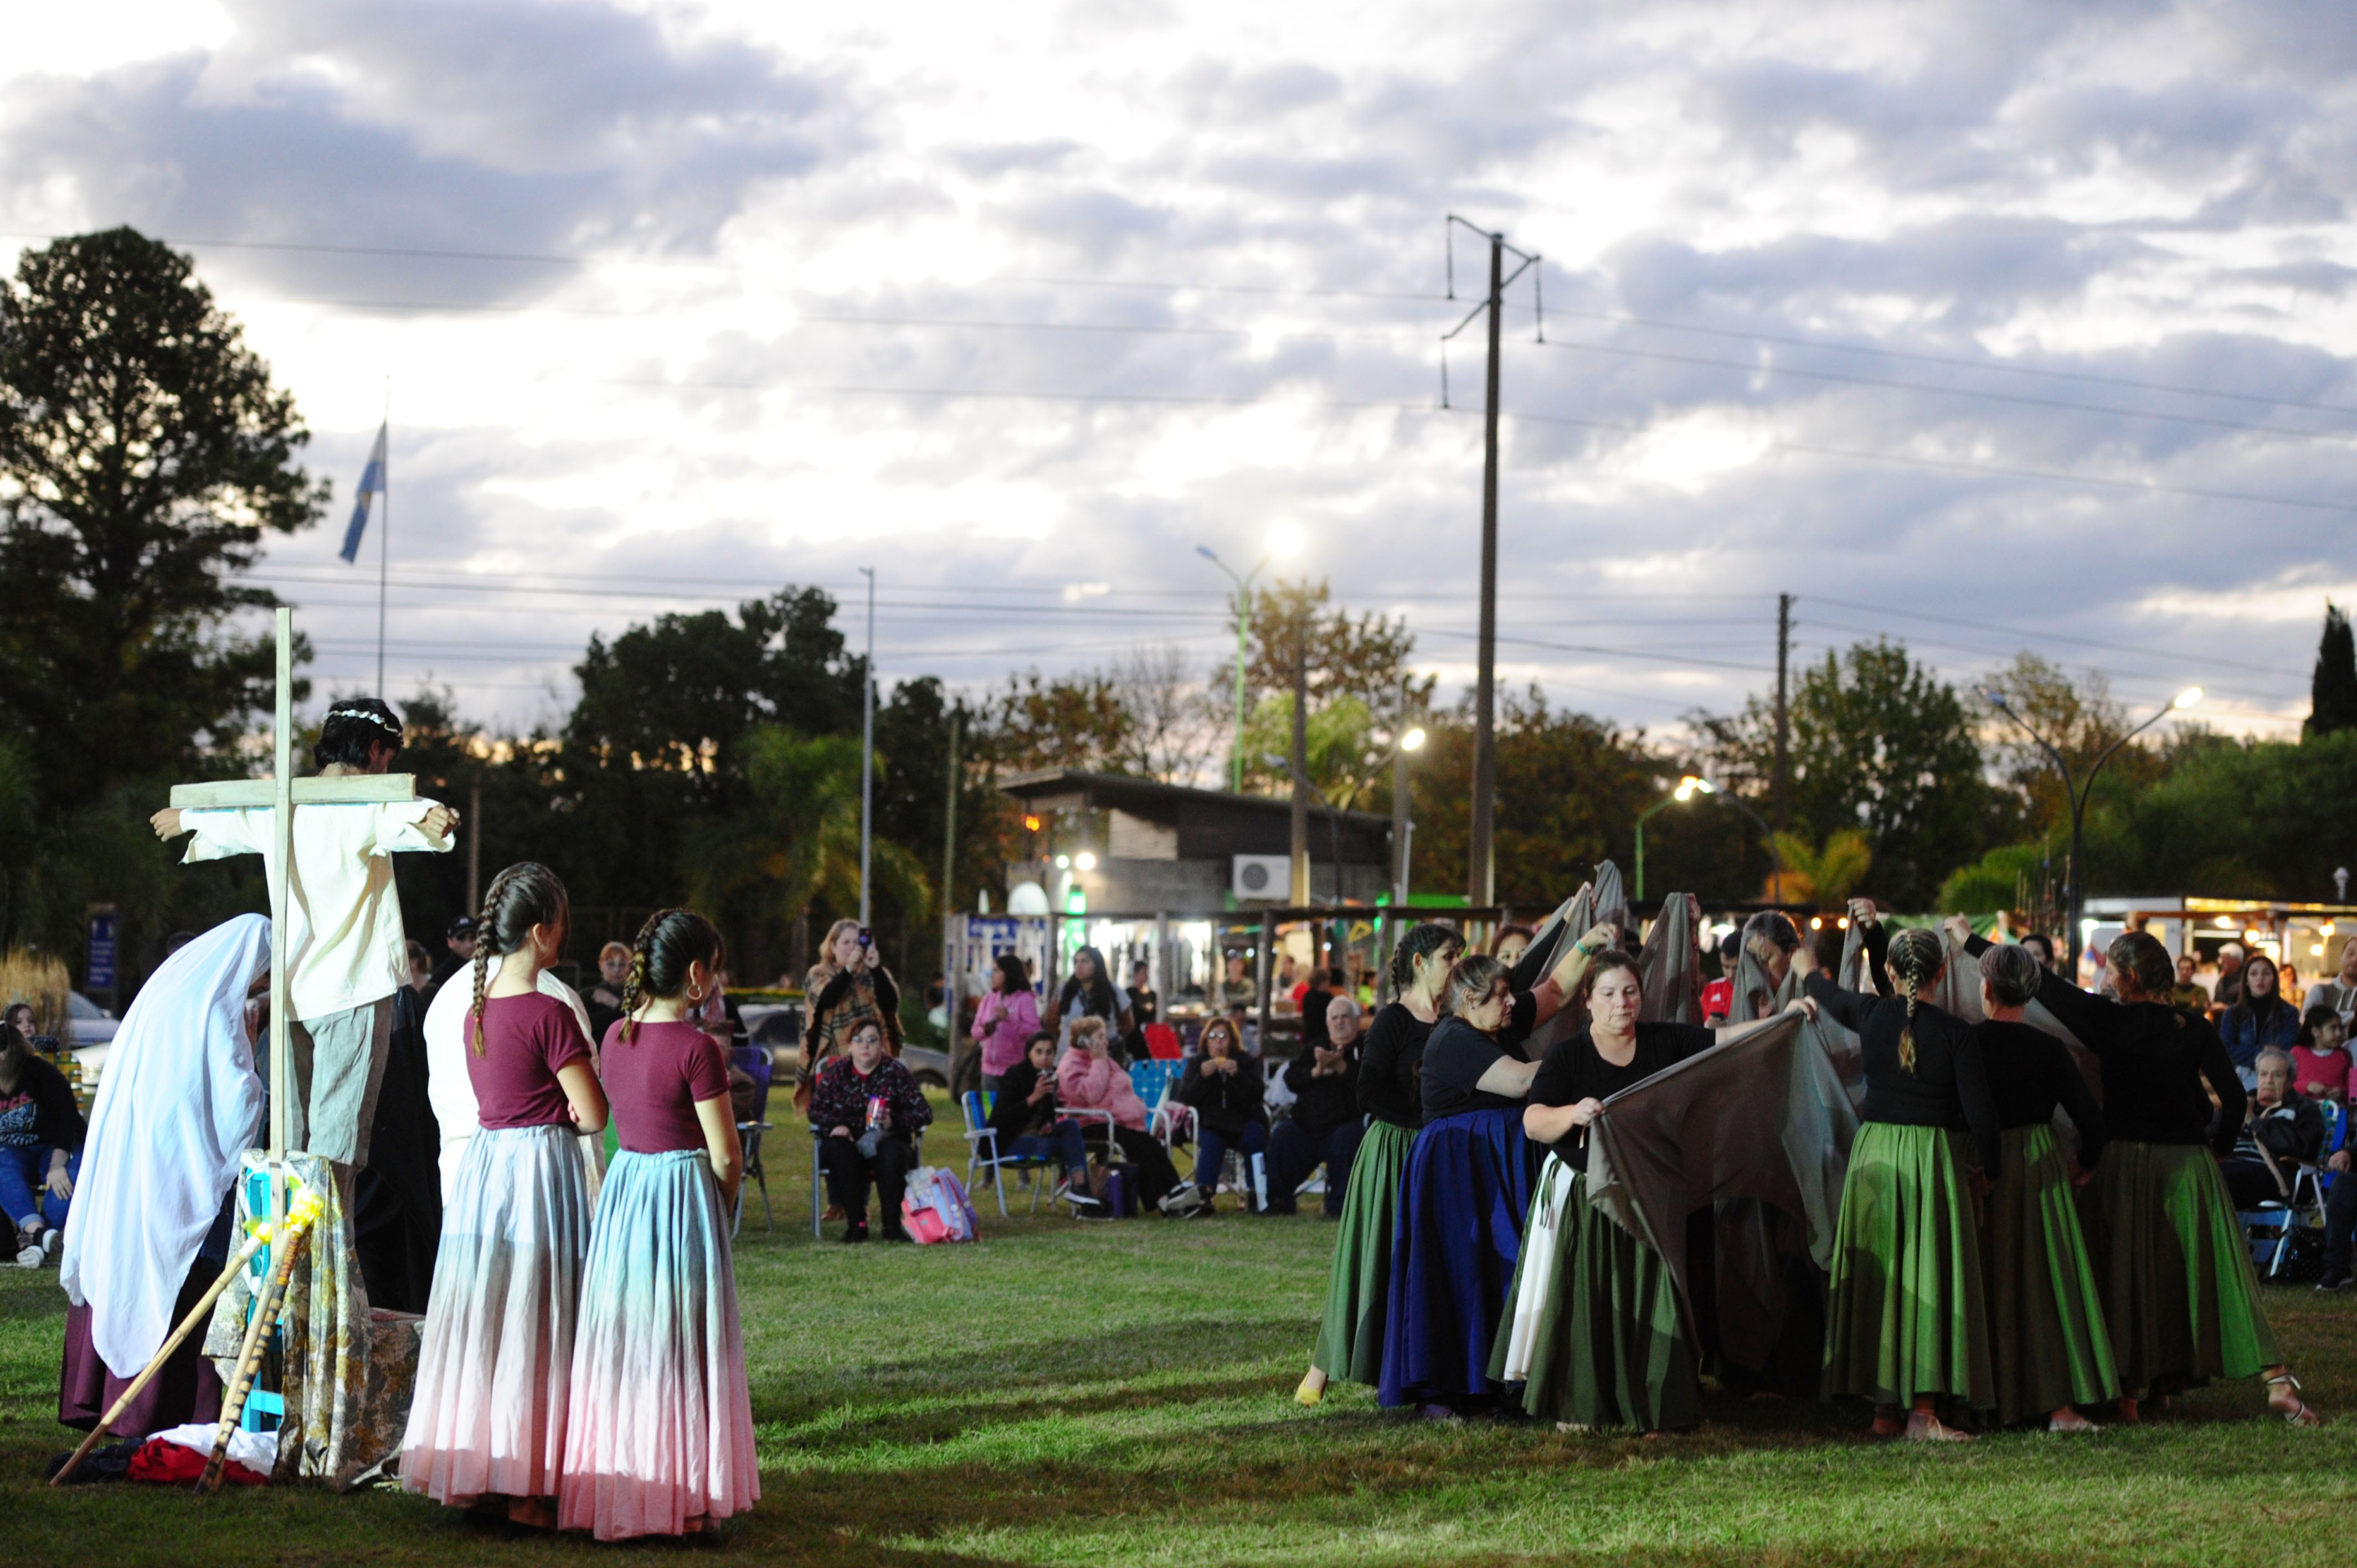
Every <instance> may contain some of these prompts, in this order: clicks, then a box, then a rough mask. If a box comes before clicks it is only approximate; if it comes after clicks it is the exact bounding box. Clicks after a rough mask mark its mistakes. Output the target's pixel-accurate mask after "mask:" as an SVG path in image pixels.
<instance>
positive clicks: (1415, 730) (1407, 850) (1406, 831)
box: [1392, 725, 1425, 909]
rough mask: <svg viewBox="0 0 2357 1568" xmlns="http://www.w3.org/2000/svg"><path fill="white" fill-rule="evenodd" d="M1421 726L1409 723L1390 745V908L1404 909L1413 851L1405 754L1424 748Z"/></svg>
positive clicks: (1412, 828) (1413, 830) (1412, 830)
mask: <svg viewBox="0 0 2357 1568" xmlns="http://www.w3.org/2000/svg"><path fill="white" fill-rule="evenodd" d="M1424 739H1425V736H1424V726H1423V725H1410V726H1408V729H1407V732H1406V733H1405V734H1404V735H1402V736H1400V737H1399V739H1398V740H1397V741H1396V742H1395V743H1394V745H1393V746H1392V870H1393V872H1394V880H1393V882H1392V908H1394V909H1405V908H1407V884H1408V865H1409V861H1410V859H1411V857H1412V856H1413V855H1414V854H1415V850H1414V847H1413V840H1412V838H1411V835H1412V834H1413V833H1414V832H1415V828H1414V826H1413V825H1412V824H1411V823H1410V822H1408V820H1407V754H1408V753H1409V752H1411V751H1421V750H1423V749H1424Z"/></svg>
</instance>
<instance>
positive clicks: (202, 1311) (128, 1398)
mask: <svg viewBox="0 0 2357 1568" xmlns="http://www.w3.org/2000/svg"><path fill="white" fill-rule="evenodd" d="M269 1243H270V1232H269V1230H267V1229H266V1228H265V1229H264V1230H263V1231H262V1233H261V1234H259V1235H257V1236H254V1237H253V1238H252V1239H251V1240H248V1241H247V1242H246V1244H245V1245H244V1246H243V1247H242V1249H240V1250H239V1251H238V1254H237V1256H235V1257H234V1258H231V1260H230V1261H229V1267H227V1268H225V1269H223V1270H222V1271H221V1278H219V1279H217V1280H215V1281H214V1282H213V1283H212V1285H211V1286H210V1288H209V1289H208V1290H207V1291H206V1292H205V1294H204V1296H203V1299H201V1300H199V1302H198V1303H197V1305H195V1306H193V1307H191V1308H189V1309H188V1316H186V1317H184V1318H182V1319H180V1326H178V1328H175V1329H173V1330H172V1334H171V1337H169V1338H167V1339H166V1340H165V1341H164V1348H162V1349H161V1350H158V1351H156V1359H154V1360H152V1361H150V1362H148V1363H147V1366H146V1369H145V1370H144V1371H142V1372H141V1373H140V1374H139V1375H138V1376H137V1377H135V1378H134V1379H132V1380H131V1386H130V1387H128V1388H126V1389H124V1391H123V1397H122V1398H120V1399H118V1400H116V1401H115V1402H114V1403H113V1405H111V1406H109V1407H108V1409H107V1412H106V1413H105V1414H104V1415H102V1416H101V1417H99V1419H98V1424H97V1425H96V1426H93V1427H91V1429H90V1435H89V1436H88V1437H85V1438H83V1439H82V1440H81V1447H79V1448H77V1449H75V1450H74V1451H73V1455H72V1456H71V1457H70V1458H69V1459H67V1461H66V1462H65V1466H64V1467H63V1468H62V1469H60V1470H59V1472H58V1473H57V1474H56V1475H54V1476H52V1477H49V1485H51V1486H52V1487H62V1486H64V1485H65V1484H66V1481H67V1478H68V1477H70V1476H72V1474H73V1473H74V1470H75V1468H76V1467H77V1466H80V1465H81V1462H82V1461H83V1460H84V1459H87V1458H88V1457H90V1451H91V1449H93V1448H95V1447H97V1446H98V1444H99V1439H101V1438H102V1437H104V1436H105V1435H106V1434H107V1429H108V1428H110V1427H112V1426H113V1424H114V1423H116V1422H118V1421H120V1420H122V1419H123V1412H124V1411H126V1410H128V1409H130V1408H131V1402H132V1401H133V1400H135V1399H137V1398H138V1397H139V1395H140V1392H141V1391H143V1390H144V1389H145V1388H146V1387H147V1385H148V1384H149V1383H152V1382H154V1381H155V1380H156V1373H158V1372H160V1371H162V1370H163V1369H164V1363H165V1362H167V1361H168V1360H170V1359H172V1352H174V1351H175V1350H178V1348H180V1342H181V1341H182V1340H184V1339H186V1338H188V1336H189V1335H191V1334H194V1333H195V1332H196V1331H197V1325H199V1323H202V1322H203V1321H204V1320H205V1319H206V1318H207V1317H208V1316H210V1315H211V1313H212V1310H213V1303H214V1302H216V1301H219V1300H220V1299H221V1292H223V1291H225V1290H227V1289H228V1288H229V1282H230V1281H231V1280H233V1279H235V1278H237V1272H238V1271H239V1270H240V1269H242V1268H243V1267H245V1265H246V1264H248V1263H250V1262H253V1255H254V1254H255V1253H256V1252H259V1251H262V1249H263V1248H264V1247H265V1246H267V1245H269Z"/></svg>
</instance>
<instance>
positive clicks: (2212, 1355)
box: [1948, 919, 2319, 1426]
mask: <svg viewBox="0 0 2357 1568" xmlns="http://www.w3.org/2000/svg"><path fill="white" fill-rule="evenodd" d="M1948 929H1949V931H1950V932H1951V934H1953V935H1954V936H1955V937H1957V938H1958V939H1959V940H1962V941H1964V945H1965V947H1966V948H1967V950H1970V951H1971V952H1972V953H1973V954H1974V956H1975V957H1978V956H1979V955H1980V954H1981V953H1984V952H1986V951H1987V950H1988V949H1989V947H1990V945H1991V944H1989V943H1988V942H1986V941H1985V940H1982V939H1981V938H1979V937H1975V936H1973V935H1972V934H1971V928H1970V927H1968V926H1966V925H1965V924H1964V921H1963V920H1961V919H1951V920H1950V921H1949V922H1948ZM2104 972H2105V974H2107V975H2108V976H2109V977H2110V981H2111V986H2112V990H2113V991H2114V993H2115V994H2116V995H2117V996H2118V998H2119V1000H2118V1001H2116V1002H2115V1001H2111V1000H2109V999H2107V998H2104V997H2101V996H2091V995H2089V994H2088V993H2086V992H2083V991H2082V990H2080V989H2079V988H2078V987H2077V986H2075V985H2072V984H2069V983H2066V982H2064V981H2063V980H2062V979H2061V977H2060V976H2057V975H2054V974H2051V973H2048V974H2045V975H2043V976H2042V977H2041V978H2040V981H2039V983H2038V1000H2039V1001H2040V1003H2041V1004H2044V1005H2045V1007H2046V1010H2047V1011H2048V1012H2050V1013H2051V1014H2053V1015H2054V1016H2055V1017H2056V1018H2057V1019H2059V1020H2061V1024H2062V1026H2063V1027H2064V1028H2066V1029H2068V1030H2070V1031H2071V1032H2072V1034H2073V1035H2075V1036H2078V1037H2079V1042H2080V1043H2081V1044H2082V1045H2083V1046H2085V1047H2087V1048H2088V1049H2089V1050H2090V1051H2093V1053H2094V1056H2095V1059H2096V1060H2097V1061H2098V1062H2100V1063H2101V1064H2102V1065H2103V1069H2104V1125H2105V1128H2106V1130H2107V1131H2108V1132H2109V1133H2110V1141H2109V1142H2108V1143H2107V1144H2105V1145H2104V1160H2103V1164H2102V1165H2098V1166H2097V1167H2096V1169H2095V1179H2094V1181H2093V1183H2092V1184H2091V1185H2090V1188H2089V1192H2090V1197H2091V1201H2090V1202H2089V1203H2088V1205H2087V1209H2088V1213H2087V1220H2088V1224H2087V1243H2088V1246H2087V1251H2088V1253H2089V1255H2090V1257H2091V1260H2092V1261H2093V1264H2094V1269H2095V1283H2096V1288H2097V1290H2099V1291H2100V1292H2101V1293H2102V1294H2103V1298H2104V1327H2105V1328H2106V1329H2107V1330H2108V1332H2109V1334H2110V1337H2111V1341H2112V1356H2113V1359H2115V1361H2116V1362H2117V1364H2118V1367H2119V1379H2120V1388H2121V1391H2122V1392H2121V1396H2120V1416H2121V1419H2122V1420H2125V1421H2135V1420H2136V1419H2137V1418H2138V1417H2139V1415H2140V1414H2141V1412H2142V1402H2143V1401H2145V1400H2147V1399H2151V1398H2154V1397H2156V1396H2158V1397H2160V1398H2163V1399H2166V1398H2168V1397H2169V1396H2170V1395H2173V1394H2176V1393H2179V1392H2180V1391H2183V1390H2185V1389H2189V1388H2195V1387H2199V1386H2200V1385H2201V1384H2202V1383H2204V1382H2207V1381H2208V1380H2211V1379H2212V1378H2247V1377H2253V1376H2255V1377H2257V1378H2258V1379H2259V1380H2260V1381H2261V1382H2262V1383H2263V1384H2264V1385H2265V1386H2266V1391H2267V1403H2268V1404H2269V1406H2271V1407H2272V1408H2273V1409H2274V1410H2275V1412H2276V1413H2277V1414H2278V1415H2281V1416H2282V1417H2283V1418H2284V1419H2285V1420H2286V1421H2287V1422H2289V1423H2292V1424H2293V1425H2295V1426H2315V1425H2318V1424H2319V1421H2318V1419H2317V1416H2316V1412H2314V1411H2311V1410H2309V1408H2308V1405H2307V1403H2306V1402H2304V1401H2302V1400H2301V1398H2300V1397H2299V1383H2298V1380H2297V1379H2295V1378H2294V1377H2293V1376H2292V1375H2291V1372H2290V1370H2289V1369H2287V1367H2286V1366H2285V1365H2284V1363H2283V1359H2282V1357H2281V1356H2280V1355H2279V1354H2277V1352H2276V1339H2275V1332H2274V1330H2273V1329H2272V1328H2271V1327H2270V1326H2268V1323H2267V1317H2266V1311H2265V1310H2264V1309H2262V1308H2261V1306H2260V1305H2259V1299H2258V1278H2257V1275H2256V1274H2255V1272H2254V1271H2253V1269H2252V1267H2251V1253H2250V1249H2249V1247H2248V1246H2247V1245H2246V1244H2245V1243H2244V1239H2243V1229H2242V1226H2241V1224H2240V1223H2239V1222H2238V1221H2237V1220H2236V1219H2235V1218H2234V1210H2233V1204H2232V1203H2231V1202H2230V1201H2229V1199H2228V1198H2227V1197H2226V1187H2225V1184H2224V1182H2223V1181H2222V1180H2221V1179H2220V1177H2219V1175H2218V1162H2217V1160H2216V1159H2215V1158H2213V1157H2212V1155H2213V1153H2214V1154H2215V1155H2224V1154H2225V1153H2226V1152H2227V1151H2228V1150H2230V1149H2232V1148H2233V1146H2234V1133H2235V1132H2236V1130H2237V1129H2239V1128H2240V1127H2241V1126H2242V1124H2243V1111H2244V1102H2245V1096H2244V1092H2243V1081H2242V1079H2241V1078H2240V1076H2239V1075H2237V1074H2236V1072H2235V1071H2234V1064H2233V1060H2232V1059H2231V1058H2229V1057H2228V1056H2227V1054H2226V1047H2225V1044H2224V1042H2222V1040H2220V1039H2219V1037H2218V1031H2217V1030H2215V1029H2213V1028H2212V1027H2211V1026H2210V1023H2209V1020H2207V1019H2206V1018H2201V1017H2196V1016H2195V1015H2192V1014H2190V1013H2187V1012H2185V1011H2183V1010H2182V1009H2179V1008H2177V1007H2172V1006H2170V1005H2169V989H2170V987H2172V986H2173V985H2175V984H2176V983H2177V971H2176V965H2175V963H2174V961H2172V960H2171V959H2170V958H2169V950H2168V949H2167V948H2164V947H2162V946H2161V945H2160V943H2159V942H2158V940H2155V939H2154V938H2153V937H2152V936H2151V935H2150V934H2148V933H2147V932H2144V931H2129V932H2126V934H2124V935H2122V936H2121V937H2119V938H2118V939H2117V940H2115V941H2114V942H2113V943H2112V945H2111V946H2110V947H2109V948H2108V949H2106V950H2104ZM2205 1080H2206V1081H2207V1082H2208V1084H2209V1086H2210V1088H2211V1089H2212V1090H2213V1091H2215V1092H2216V1094H2217V1096H2218V1102H2219V1106H2220V1111H2219V1112H2218V1114H2217V1116H2216V1118H2215V1124H2216V1127H2217V1132H2216V1133H2214V1134H2212V1131H2211V1126H2212V1113H2211V1109H2210V1097H2209V1095H2207V1094H2205V1093H2203V1092H2202V1087H2201V1086H2202V1084H2203V1082H2204V1081H2205ZM2205 1143H2207V1144H2210V1145H2211V1147H2210V1148H2209V1149H2204V1148H2203V1147H2202V1145H2203V1144H2205Z"/></svg>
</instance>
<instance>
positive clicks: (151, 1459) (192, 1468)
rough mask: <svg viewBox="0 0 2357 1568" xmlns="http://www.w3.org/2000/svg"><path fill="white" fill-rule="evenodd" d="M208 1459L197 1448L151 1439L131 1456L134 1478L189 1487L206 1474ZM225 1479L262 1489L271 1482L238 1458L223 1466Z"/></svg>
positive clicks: (223, 1477)
mask: <svg viewBox="0 0 2357 1568" xmlns="http://www.w3.org/2000/svg"><path fill="white" fill-rule="evenodd" d="M208 1457H209V1455H203V1454H199V1453H198V1452H197V1451H196V1450H195V1449H193V1448H184V1447H182V1446H181V1445H180V1444H178V1443H167V1442H165V1441H164V1439H162V1438H160V1437H151V1438H149V1439H148V1440H147V1441H146V1442H145V1443H143V1444H140V1445H139V1447H138V1449H137V1451H136V1452H135V1453H134V1454H133V1455H131V1478H132V1479H133V1480H135V1481H159V1482H163V1483H165V1484H167V1485H171V1486H182V1487H185V1486H187V1485H188V1484H189V1483H190V1482H192V1481H195V1480H197V1479H198V1478H199V1477H202V1476H203V1475H204V1473H205V1461H206V1459H207V1458H208ZM221 1478H222V1479H224V1480H228V1481H234V1482H236V1483H237V1484H238V1485H239V1486H241V1487H262V1486H267V1485H268V1484H269V1482H270V1477H267V1476H258V1475H256V1474H254V1473H253V1471H252V1470H249V1469H247V1468H246V1467H245V1466H242V1465H241V1464H239V1463H238V1462H237V1461H236V1460H234V1459H231V1460H230V1461H228V1462H227V1463H225V1464H224V1465H223V1466H221Z"/></svg>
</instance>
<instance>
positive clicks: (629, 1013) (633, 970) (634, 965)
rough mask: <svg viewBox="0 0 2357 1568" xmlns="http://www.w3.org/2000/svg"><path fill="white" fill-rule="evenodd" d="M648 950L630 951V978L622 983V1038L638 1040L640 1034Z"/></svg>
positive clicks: (636, 949) (637, 949) (635, 949)
mask: <svg viewBox="0 0 2357 1568" xmlns="http://www.w3.org/2000/svg"><path fill="white" fill-rule="evenodd" d="M646 989H647V950H646V949H644V948H642V947H641V948H633V949H631V950H630V978H628V979H627V980H625V981H623V982H622V1038H623V1039H624V1040H625V1041H626V1042H627V1041H630V1040H633V1039H636V1038H637V1037H638V1032H639V1018H638V1013H639V1004H640V1002H641V1001H643V1000H645V999H646Z"/></svg>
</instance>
